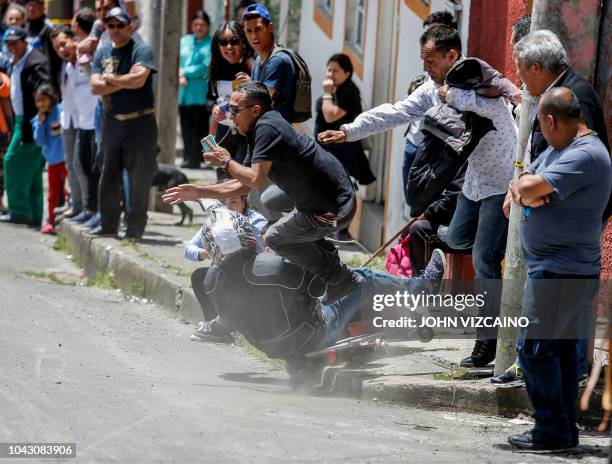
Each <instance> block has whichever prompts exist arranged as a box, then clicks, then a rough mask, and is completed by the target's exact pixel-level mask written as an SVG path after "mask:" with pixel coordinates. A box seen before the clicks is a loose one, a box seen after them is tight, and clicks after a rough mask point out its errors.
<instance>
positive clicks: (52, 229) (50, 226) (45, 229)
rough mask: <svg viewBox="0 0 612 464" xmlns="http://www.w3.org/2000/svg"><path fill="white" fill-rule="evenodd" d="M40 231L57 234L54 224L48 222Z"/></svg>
mask: <svg viewBox="0 0 612 464" xmlns="http://www.w3.org/2000/svg"><path fill="white" fill-rule="evenodd" d="M40 232H41V233H43V234H55V227H53V224H47V225H46V226H44V227H43V228H42V229H40Z"/></svg>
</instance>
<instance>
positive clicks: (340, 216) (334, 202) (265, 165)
mask: <svg viewBox="0 0 612 464" xmlns="http://www.w3.org/2000/svg"><path fill="white" fill-rule="evenodd" d="M271 105H272V99H271V97H270V93H269V92H268V89H267V87H266V86H265V85H264V84H262V83H261V82H255V81H251V82H247V83H245V84H242V85H240V86H239V87H238V88H237V89H236V90H235V91H234V92H233V93H232V96H231V99H230V106H229V110H230V114H231V116H232V119H233V121H234V124H235V126H236V129H237V130H238V132H240V133H241V134H243V135H246V136H247V144H248V153H247V156H246V159H245V160H244V162H243V164H240V163H238V162H236V161H234V160H232V158H231V157H230V154H229V153H228V151H227V150H225V149H224V148H221V147H216V148H215V149H214V150H213V151H212V152H211V153H207V154H205V155H204V159H206V160H207V161H209V162H210V163H211V164H212V165H213V166H219V167H221V168H223V169H224V170H225V171H226V172H227V173H228V174H229V175H230V176H232V177H233V178H234V180H232V181H229V182H226V183H224V184H221V186H194V185H186V186H185V185H184V186H179V187H176V188H174V189H169V190H168V191H167V192H166V194H165V195H164V196H163V198H164V201H167V202H168V203H172V204H174V203H179V202H180V201H186V200H194V199H198V198H218V199H222V198H225V197H226V196H228V195H230V194H231V195H236V194H237V193H245V192H247V191H248V190H249V189H250V188H261V186H263V185H265V184H266V182H267V181H268V179H269V180H271V181H272V182H273V183H275V184H276V185H278V187H279V188H280V189H281V190H283V191H284V192H285V193H286V194H287V196H288V197H289V198H290V199H291V201H293V203H294V205H295V209H294V210H293V211H292V212H291V213H289V214H288V215H287V216H285V217H283V218H282V219H280V220H279V221H277V222H276V223H275V224H273V225H272V226H270V228H269V229H268V231H267V233H266V235H265V241H266V244H267V245H268V246H269V247H270V248H271V249H272V250H273V251H275V252H276V253H277V254H278V255H280V256H282V257H284V258H286V259H287V260H289V261H291V262H293V263H295V264H298V265H300V266H302V267H303V268H305V269H307V270H308V271H310V272H312V273H314V274H316V275H317V276H318V277H319V278H320V279H321V280H323V281H324V282H325V283H326V284H327V291H326V293H325V295H324V298H323V302H324V303H329V302H333V301H336V300H337V299H339V298H341V297H342V296H345V295H347V294H348V293H350V292H351V291H353V290H354V289H355V288H357V286H358V285H359V282H360V281H361V277H360V276H359V275H358V274H356V273H355V272H353V271H351V270H350V269H349V268H347V267H346V265H344V264H343V263H342V262H341V261H340V258H339V256H338V253H337V251H336V249H335V247H334V246H333V245H332V244H331V243H329V242H328V241H326V240H325V237H326V236H328V235H330V234H331V233H333V232H336V231H338V230H342V229H344V228H346V227H348V225H349V224H350V222H351V220H352V219H353V216H354V215H355V208H356V205H355V193H354V191H353V186H352V184H351V181H350V179H349V177H348V174H347V173H346V171H345V170H344V168H343V167H342V165H341V164H340V162H339V161H338V160H336V159H335V158H334V157H333V156H332V155H330V154H329V153H328V152H326V151H325V150H324V149H323V148H321V147H320V146H319V145H318V144H317V143H316V142H315V141H314V140H313V139H312V138H310V137H307V136H306V135H305V134H304V133H302V132H300V131H298V130H296V129H294V128H293V127H292V126H291V124H289V123H288V122H287V121H286V120H285V119H283V117H282V116H281V115H280V114H279V113H278V112H276V111H272V110H271Z"/></svg>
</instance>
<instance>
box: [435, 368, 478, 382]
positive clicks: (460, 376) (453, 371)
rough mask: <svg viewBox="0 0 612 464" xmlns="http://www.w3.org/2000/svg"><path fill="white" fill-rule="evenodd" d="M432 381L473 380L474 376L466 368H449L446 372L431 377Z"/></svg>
mask: <svg viewBox="0 0 612 464" xmlns="http://www.w3.org/2000/svg"><path fill="white" fill-rule="evenodd" d="M433 379H434V380H445V381H449V380H474V379H476V376H475V375H474V374H472V373H471V372H470V370H469V369H468V368H467V367H451V368H450V370H448V371H447V372H441V373H439V374H434V375H433Z"/></svg>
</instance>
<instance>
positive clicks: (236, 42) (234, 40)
mask: <svg viewBox="0 0 612 464" xmlns="http://www.w3.org/2000/svg"><path fill="white" fill-rule="evenodd" d="M219 45H220V46H222V47H227V46H228V45H231V46H232V47H235V46H237V45H240V39H239V38H237V37H232V38H231V39H219Z"/></svg>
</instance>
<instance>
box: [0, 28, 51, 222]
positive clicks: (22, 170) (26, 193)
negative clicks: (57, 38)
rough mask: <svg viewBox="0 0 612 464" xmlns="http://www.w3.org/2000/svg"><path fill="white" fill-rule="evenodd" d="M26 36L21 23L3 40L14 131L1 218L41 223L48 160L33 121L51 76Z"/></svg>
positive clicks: (6, 158)
mask: <svg viewBox="0 0 612 464" xmlns="http://www.w3.org/2000/svg"><path fill="white" fill-rule="evenodd" d="M26 37H27V33H26V31H25V30H23V29H21V28H20V27H11V28H9V29H7V31H6V32H5V33H4V42H5V43H6V46H7V48H8V50H9V52H10V53H11V55H13V60H12V63H11V68H12V71H11V104H12V106H13V112H14V114H15V132H14V133H13V138H12V139H11V144H10V145H9V148H8V151H7V152H6V155H5V156H4V179H5V188H6V194H7V196H8V203H9V205H8V206H9V213H8V214H5V215H3V216H0V221H2V222H12V223H16V224H28V225H32V226H34V227H40V225H41V222H42V214H43V183H42V171H43V166H44V165H45V163H44V160H43V157H42V152H41V149H40V147H39V146H38V145H37V144H36V143H35V142H34V138H33V136H32V125H31V123H30V121H31V120H32V118H33V117H34V116H36V114H37V112H38V111H37V109H36V105H35V104H34V94H35V93H36V90H37V89H38V87H40V86H41V85H42V84H49V83H50V79H51V77H50V74H49V64H48V62H47V59H46V57H45V56H44V55H43V54H42V53H41V52H40V51H38V50H36V49H35V48H33V47H32V45H29V44H28V43H27V41H26Z"/></svg>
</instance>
